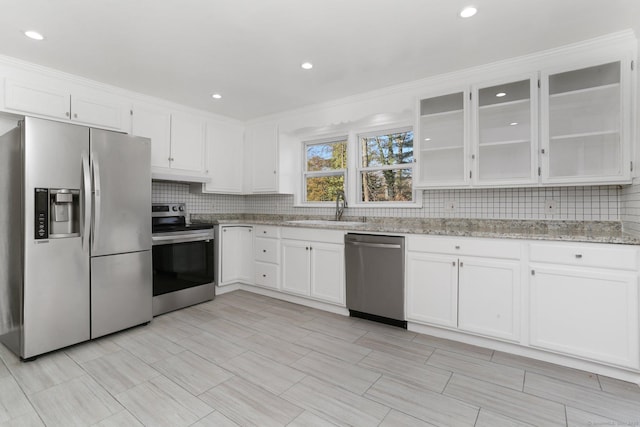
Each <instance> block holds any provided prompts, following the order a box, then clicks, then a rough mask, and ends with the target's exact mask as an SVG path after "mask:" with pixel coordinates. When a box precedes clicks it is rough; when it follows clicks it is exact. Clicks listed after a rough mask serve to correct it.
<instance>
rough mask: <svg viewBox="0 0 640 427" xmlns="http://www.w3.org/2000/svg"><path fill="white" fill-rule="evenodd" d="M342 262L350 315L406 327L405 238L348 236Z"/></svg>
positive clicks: (366, 235)
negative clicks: (344, 265) (344, 264)
mask: <svg viewBox="0 0 640 427" xmlns="http://www.w3.org/2000/svg"><path fill="white" fill-rule="evenodd" d="M345 263H346V278H347V308H348V309H349V313H350V314H351V316H354V317H362V318H365V319H369V320H375V321H378V322H383V323H387V324H391V325H395V326H400V327H403V328H406V327H407V322H406V320H405V317H404V237H398V236H379V235H375V234H356V233H348V234H347V235H346V236H345Z"/></svg>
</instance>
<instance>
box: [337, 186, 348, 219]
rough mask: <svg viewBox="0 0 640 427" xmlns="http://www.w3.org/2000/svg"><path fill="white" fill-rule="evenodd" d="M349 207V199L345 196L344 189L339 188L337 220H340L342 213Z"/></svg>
mask: <svg viewBox="0 0 640 427" xmlns="http://www.w3.org/2000/svg"><path fill="white" fill-rule="evenodd" d="M340 199H342V204H341V203H340ZM346 207H347V199H346V198H345V196H344V191H342V190H338V192H336V216H335V221H340V218H342V214H343V213H344V210H345V208H346Z"/></svg>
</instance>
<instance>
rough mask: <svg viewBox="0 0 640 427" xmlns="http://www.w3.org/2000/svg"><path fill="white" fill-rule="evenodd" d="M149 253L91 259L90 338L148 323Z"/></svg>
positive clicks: (150, 284)
mask: <svg viewBox="0 0 640 427" xmlns="http://www.w3.org/2000/svg"><path fill="white" fill-rule="evenodd" d="M152 297H153V289H152V271H151V251H143V252H131V253H126V254H119V255H109V256H102V257H93V258H91V338H97V337H100V336H103V335H107V334H110V333H112V332H117V331H120V330H122V329H126V328H129V327H132V326H136V325H139V324H142V323H146V322H149V321H151V318H152Z"/></svg>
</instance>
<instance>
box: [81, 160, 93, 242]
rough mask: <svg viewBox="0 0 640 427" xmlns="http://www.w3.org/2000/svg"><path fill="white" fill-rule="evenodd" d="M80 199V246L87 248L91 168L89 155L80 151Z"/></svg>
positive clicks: (89, 221)
mask: <svg viewBox="0 0 640 427" xmlns="http://www.w3.org/2000/svg"><path fill="white" fill-rule="evenodd" d="M80 194H81V196H80V197H81V198H82V200H81V201H80V203H81V205H82V208H81V209H82V214H81V217H80V218H81V220H82V225H81V227H82V247H83V248H87V249H88V248H89V246H88V245H89V226H90V224H91V168H90V167H89V156H88V155H87V153H85V152H83V153H82V192H81V193H80Z"/></svg>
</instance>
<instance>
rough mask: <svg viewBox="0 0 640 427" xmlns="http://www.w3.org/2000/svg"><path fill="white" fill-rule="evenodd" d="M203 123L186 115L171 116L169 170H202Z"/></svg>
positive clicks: (194, 117)
mask: <svg viewBox="0 0 640 427" xmlns="http://www.w3.org/2000/svg"><path fill="white" fill-rule="evenodd" d="M204 140H205V121H204V120H203V119H202V118H200V117H196V116H191V115H188V114H181V113H172V114H171V168H172V169H181V170H185V171H198V172H203V170H204Z"/></svg>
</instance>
